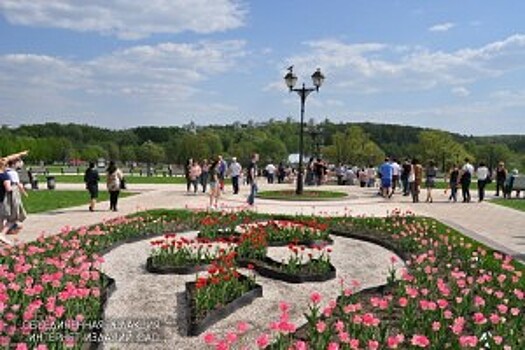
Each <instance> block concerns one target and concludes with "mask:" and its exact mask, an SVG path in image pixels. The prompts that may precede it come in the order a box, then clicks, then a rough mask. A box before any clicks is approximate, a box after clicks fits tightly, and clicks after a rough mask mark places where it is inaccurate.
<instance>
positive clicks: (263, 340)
mask: <svg viewBox="0 0 525 350" xmlns="http://www.w3.org/2000/svg"><path fill="white" fill-rule="evenodd" d="M268 344H270V337H269V336H268V334H261V335H260V336H259V337H258V338H257V346H258V347H259V348H260V349H264V348H266V347H267V346H268Z"/></svg>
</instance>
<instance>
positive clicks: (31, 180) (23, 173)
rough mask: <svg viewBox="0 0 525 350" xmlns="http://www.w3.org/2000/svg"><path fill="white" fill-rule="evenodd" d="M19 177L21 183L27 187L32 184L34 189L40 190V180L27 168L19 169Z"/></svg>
mask: <svg viewBox="0 0 525 350" xmlns="http://www.w3.org/2000/svg"><path fill="white" fill-rule="evenodd" d="M17 173H18V177H19V178H20V183H21V184H22V185H23V186H24V187H25V186H26V185H31V188H32V189H33V190H38V180H37V179H36V177H35V176H32V175H31V174H30V173H29V172H28V171H27V169H24V168H21V169H18V170H17Z"/></svg>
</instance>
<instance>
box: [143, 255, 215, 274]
mask: <svg viewBox="0 0 525 350" xmlns="http://www.w3.org/2000/svg"><path fill="white" fill-rule="evenodd" d="M208 267H210V265H209V264H203V265H188V266H156V265H154V264H153V258H152V257H149V258H148V259H147V260H146V271H148V272H150V273H155V274H159V275H167V274H177V275H189V274H193V273H197V272H200V271H206V270H207V269H208Z"/></svg>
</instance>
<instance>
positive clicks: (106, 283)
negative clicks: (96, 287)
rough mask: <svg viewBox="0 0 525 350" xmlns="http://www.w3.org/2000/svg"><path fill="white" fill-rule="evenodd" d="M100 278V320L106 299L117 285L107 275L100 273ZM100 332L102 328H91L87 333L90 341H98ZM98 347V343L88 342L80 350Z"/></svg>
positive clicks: (94, 349) (93, 349)
mask: <svg viewBox="0 0 525 350" xmlns="http://www.w3.org/2000/svg"><path fill="white" fill-rule="evenodd" d="M100 278H101V280H102V289H101V293H100V315H101V318H103V317H104V311H105V309H106V304H107V302H108V299H109V298H110V297H111V294H113V292H114V291H115V290H116V289H117V285H116V283H115V279H113V278H111V277H109V276H108V275H106V274H104V273H102V272H101V273H100ZM95 323H97V322H95ZM102 331H103V328H102V327H93V328H91V329H90V331H89V334H91V335H92V336H90V337H89V338H90V339H100V338H101V337H100V336H101V333H102ZM99 346H100V343H99V342H96V341H90V342H89V343H84V344H83V345H82V350H97V349H98V348H99Z"/></svg>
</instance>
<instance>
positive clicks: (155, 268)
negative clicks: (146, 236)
mask: <svg viewBox="0 0 525 350" xmlns="http://www.w3.org/2000/svg"><path fill="white" fill-rule="evenodd" d="M150 244H151V246H152V249H151V253H150V256H149V257H148V259H147V261H146V270H147V271H148V272H151V273H158V274H170V273H174V274H191V273H195V272H199V271H203V270H206V269H207V268H208V266H209V264H210V263H211V262H212V261H213V260H215V259H216V258H217V257H218V256H220V255H221V254H225V253H227V252H229V251H231V250H233V244H232V243H231V242H230V241H225V240H219V241H216V242H212V241H210V240H207V239H200V238H197V239H187V238H185V237H178V236H177V234H172V233H170V234H165V235H164V236H163V238H162V239H158V240H154V241H151V242H150Z"/></svg>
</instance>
